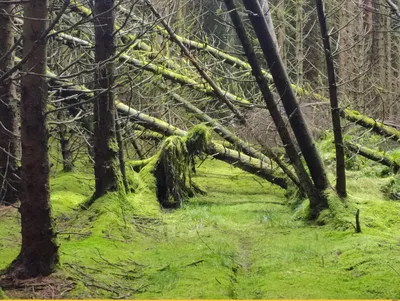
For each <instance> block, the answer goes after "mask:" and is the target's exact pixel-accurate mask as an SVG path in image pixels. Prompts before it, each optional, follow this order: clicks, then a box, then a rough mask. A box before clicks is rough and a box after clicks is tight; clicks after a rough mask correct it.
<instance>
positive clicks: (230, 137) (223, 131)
mask: <svg viewBox="0 0 400 301" xmlns="http://www.w3.org/2000/svg"><path fill="white" fill-rule="evenodd" d="M171 95H172V97H173V98H174V99H175V101H177V102H178V103H180V104H182V105H183V106H184V107H185V108H186V110H187V111H189V112H191V113H194V114H195V115H194V116H195V117H196V118H197V119H198V120H200V121H202V122H205V123H206V124H207V125H208V126H210V127H211V128H212V129H213V130H214V132H215V133H217V134H218V135H219V136H221V137H222V138H223V139H225V140H226V141H228V142H229V143H231V144H232V146H233V147H235V148H237V150H238V151H242V152H244V153H245V154H247V155H249V156H251V157H254V158H257V159H259V160H261V161H264V162H267V161H269V158H270V159H271V160H273V161H274V162H275V163H276V164H277V165H278V166H279V167H280V168H281V169H282V171H283V172H284V173H285V174H286V175H287V176H288V178H289V179H290V180H292V182H293V183H294V184H295V185H296V186H297V187H299V188H300V189H301V185H300V182H299V180H298V179H297V177H296V175H295V174H294V173H293V172H292V171H291V170H290V169H289V168H288V166H286V164H285V163H283V162H282V160H280V159H279V157H278V155H276V154H274V152H273V151H272V150H271V149H270V148H268V147H264V151H265V152H266V153H267V156H265V155H264V154H263V153H261V152H260V151H258V150H256V149H255V148H254V147H252V146H251V145H249V144H248V143H246V142H244V141H243V140H242V139H240V138H239V137H238V136H236V135H235V134H234V133H232V132H231V131H229V130H228V129H227V128H225V127H224V126H222V125H221V124H220V123H219V122H217V121H216V120H214V119H212V118H211V117H210V116H208V115H207V114H206V113H204V112H203V111H201V110H200V109H199V108H197V107H196V106H194V105H193V104H191V103H190V102H189V101H187V100H185V99H184V98H182V97H181V96H179V95H178V94H176V93H172V94H171Z"/></svg>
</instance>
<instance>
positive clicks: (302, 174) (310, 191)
mask: <svg viewBox="0 0 400 301" xmlns="http://www.w3.org/2000/svg"><path fill="white" fill-rule="evenodd" d="M225 4H226V7H227V9H228V10H229V12H230V16H231V19H232V23H233V25H234V27H235V29H236V32H237V34H238V37H239V39H240V41H241V43H242V46H243V49H244V53H245V55H246V57H247V60H248V62H249V64H250V65H251V68H252V71H253V75H254V76H255V78H256V82H257V84H258V86H259V88H260V90H261V93H262V95H263V98H264V101H265V103H266V105H267V108H268V110H269V112H270V114H271V117H272V120H273V122H274V124H275V127H276V129H277V131H278V134H279V136H280V138H281V141H282V143H283V145H284V147H285V150H286V154H287V155H288V157H289V159H290V161H291V163H292V165H293V167H294V170H295V172H296V175H297V177H298V179H299V180H300V181H299V182H300V188H301V189H302V190H303V191H302V192H304V193H306V195H307V196H308V197H309V199H310V204H311V206H310V209H311V212H312V214H311V215H312V216H316V215H317V214H318V211H319V209H320V208H319V206H318V204H319V203H320V200H319V198H320V196H319V195H318V191H317V190H316V189H315V187H314V186H313V183H312V181H311V179H310V177H309V176H308V174H307V172H306V170H305V168H304V165H303V163H302V162H301V158H300V156H299V154H298V152H297V150H296V147H295V145H294V143H293V141H292V138H291V137H290V134H289V131H288V129H287V127H286V124H285V121H284V120H283V117H282V115H281V113H280V111H279V109H278V106H277V104H276V102H275V100H274V97H273V95H272V92H271V91H270V89H269V84H268V80H267V78H266V77H265V76H264V74H263V72H262V69H261V67H260V64H259V62H258V59H257V56H256V53H255V50H254V47H253V45H252V44H251V41H250V38H249V37H248V35H247V33H246V30H245V27H244V24H243V22H242V20H241V18H240V15H239V13H238V12H237V7H236V5H235V4H234V1H233V0H225ZM274 43H275V42H274Z"/></svg>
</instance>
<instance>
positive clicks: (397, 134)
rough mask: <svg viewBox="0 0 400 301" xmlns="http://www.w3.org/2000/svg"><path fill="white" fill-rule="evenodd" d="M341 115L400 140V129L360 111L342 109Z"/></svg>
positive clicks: (377, 132)
mask: <svg viewBox="0 0 400 301" xmlns="http://www.w3.org/2000/svg"><path fill="white" fill-rule="evenodd" d="M341 116H342V117H343V118H345V119H347V120H349V121H351V122H354V123H355V124H358V125H360V126H362V127H364V128H367V129H370V130H372V131H373V132H374V133H376V134H378V135H380V136H383V137H387V138H390V139H392V140H394V141H396V142H400V131H398V130H396V129H395V128H393V127H391V126H387V125H385V124H383V123H382V122H379V121H376V120H375V119H373V118H371V117H369V116H366V115H363V114H361V113H360V112H358V111H354V110H349V109H344V110H342V111H341Z"/></svg>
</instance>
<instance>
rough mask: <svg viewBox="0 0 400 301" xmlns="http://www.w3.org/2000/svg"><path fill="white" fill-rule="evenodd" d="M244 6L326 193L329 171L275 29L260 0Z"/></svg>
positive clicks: (318, 184) (309, 162) (315, 176)
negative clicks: (273, 34) (276, 40)
mask: <svg viewBox="0 0 400 301" xmlns="http://www.w3.org/2000/svg"><path fill="white" fill-rule="evenodd" d="M243 3H244V5H245V7H246V9H247V10H248V11H249V12H250V13H249V18H250V21H251V23H252V25H253V28H254V30H255V32H256V35H257V38H258V41H259V42H260V45H261V48H262V51H263V53H264V57H265V59H266V61H267V63H268V66H269V69H270V71H271V75H272V77H273V79H274V83H275V86H276V88H277V90H278V92H279V95H280V96H281V99H282V103H283V105H284V108H285V111H286V114H287V115H288V117H289V121H290V124H291V127H292V129H293V132H294V134H295V137H296V139H297V142H298V144H299V146H300V149H301V152H302V153H303V156H304V159H305V161H306V163H307V166H308V168H309V170H310V174H311V177H312V179H313V181H314V185H315V187H316V188H317V189H318V190H320V191H323V190H325V189H327V188H328V185H329V182H328V178H327V176H326V172H325V168H324V166H323V164H322V160H321V158H320V156H319V153H318V151H317V149H316V147H315V143H314V140H313V138H312V135H311V133H310V131H309V129H308V127H307V124H306V121H305V119H304V116H303V114H302V112H301V110H300V106H299V104H298V102H297V100H296V96H295V94H294V92H293V89H292V86H291V84H290V81H289V78H288V75H287V73H286V71H285V69H284V67H283V64H282V61H281V59H280V57H279V54H278V51H277V49H276V47H275V45H274V42H273V39H272V37H271V32H272V30H273V28H269V27H268V25H267V22H266V20H265V19H264V18H263V17H260V16H262V10H261V7H260V5H259V3H258V1H257V0H246V1H244V0H243ZM321 201H322V202H321V204H319V206H320V208H321V209H322V208H326V207H327V206H328V203H327V201H326V199H325V198H321Z"/></svg>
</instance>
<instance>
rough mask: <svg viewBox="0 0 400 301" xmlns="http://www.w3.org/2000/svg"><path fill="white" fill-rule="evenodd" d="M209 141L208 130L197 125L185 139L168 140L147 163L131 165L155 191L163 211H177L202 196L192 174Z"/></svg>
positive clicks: (169, 138) (141, 162)
mask: <svg viewBox="0 0 400 301" xmlns="http://www.w3.org/2000/svg"><path fill="white" fill-rule="evenodd" d="M210 140H211V134H210V132H209V129H208V128H207V127H206V126H205V125H198V126H195V127H193V128H192V129H191V130H190V131H189V132H188V134H187V135H186V136H184V137H180V136H171V137H168V138H167V139H166V140H165V141H164V143H163V144H162V145H161V147H160V150H159V151H158V152H157V153H156V154H155V155H154V156H153V157H151V158H150V159H146V160H141V161H133V162H131V163H130V165H131V167H132V169H134V170H135V171H137V172H139V175H140V177H141V179H142V180H143V181H144V182H145V184H146V185H147V186H148V187H149V188H150V189H151V190H152V191H154V193H155V194H156V196H157V200H158V202H159V203H160V205H161V206H162V207H163V208H178V207H180V206H181V205H182V202H183V201H184V200H186V199H187V198H189V197H192V196H194V195H195V193H203V191H201V189H199V188H198V186H197V185H196V184H195V183H194V182H193V181H192V174H193V173H194V172H195V157H196V156H199V155H201V154H202V153H203V152H204V151H205V150H206V149H207V145H208V144H209V143H210Z"/></svg>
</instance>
